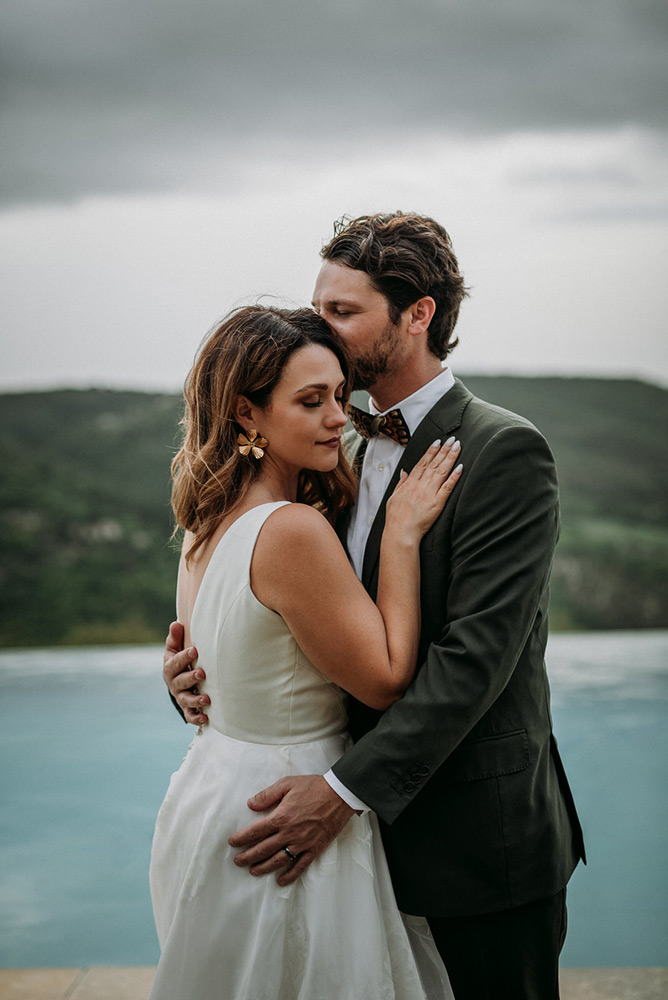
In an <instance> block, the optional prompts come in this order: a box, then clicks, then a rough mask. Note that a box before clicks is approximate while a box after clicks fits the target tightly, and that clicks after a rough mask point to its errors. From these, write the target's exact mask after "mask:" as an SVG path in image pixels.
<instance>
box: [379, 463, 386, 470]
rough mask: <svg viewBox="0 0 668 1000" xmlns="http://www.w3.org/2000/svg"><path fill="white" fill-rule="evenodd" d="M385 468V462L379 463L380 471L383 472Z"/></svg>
mask: <svg viewBox="0 0 668 1000" xmlns="http://www.w3.org/2000/svg"><path fill="white" fill-rule="evenodd" d="M384 468H385V465H384V464H383V462H379V463H378V471H379V472H382V471H383V469H384Z"/></svg>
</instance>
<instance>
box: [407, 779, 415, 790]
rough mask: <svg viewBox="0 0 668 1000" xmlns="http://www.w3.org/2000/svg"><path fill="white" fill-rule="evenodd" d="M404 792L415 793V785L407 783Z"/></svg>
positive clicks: (410, 782)
mask: <svg viewBox="0 0 668 1000" xmlns="http://www.w3.org/2000/svg"><path fill="white" fill-rule="evenodd" d="M404 791H405V792H414V791H415V785H414V784H413V782H412V781H407V782H406V784H405V785H404Z"/></svg>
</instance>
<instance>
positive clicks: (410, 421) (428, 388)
mask: <svg viewBox="0 0 668 1000" xmlns="http://www.w3.org/2000/svg"><path fill="white" fill-rule="evenodd" d="M454 384H455V378H454V375H453V374H452V370H451V369H450V368H444V369H443V371H442V372H439V374H438V375H436V376H434V378H433V379H431V381H430V382H427V383H426V384H425V385H422V386H420V388H419V389H416V391H415V392H412V393H411V394H410V396H406V398H405V399H402V400H401V402H399V403H397V404H396V406H390V407H389V408H388V409H387V410H378V409H377V408H376V407H375V406H374V405H373V402H372V400H371V399H369V413H371V414H372V415H373V416H377V415H378V414H379V413H389V411H390V410H401V415H402V417H403V418H404V421H405V423H406V426H407V427H408V429H409V431H410V432H411V434H414V433H415V431H416V430H417V428H418V426H419V425H420V424H421V423H422V421H423V420H424V418H425V417H426V416H427V414H428V413H429V411H430V410H431V409H432V407H434V406H435V405H436V403H437V402H438V401H439V399H440V398H441V397H442V396H444V395H445V394H446V392H447V391H448V389H451V388H452V387H453V385H454Z"/></svg>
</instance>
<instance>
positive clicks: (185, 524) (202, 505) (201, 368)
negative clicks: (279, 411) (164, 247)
mask: <svg viewBox="0 0 668 1000" xmlns="http://www.w3.org/2000/svg"><path fill="white" fill-rule="evenodd" d="M309 344H317V345H320V346H322V347H326V348H328V349H329V350H330V351H332V352H333V353H334V354H335V355H336V357H337V359H338V361H339V364H340V365H341V370H342V372H343V375H344V378H345V379H346V385H345V388H344V396H343V405H344V406H345V404H346V403H347V402H348V396H349V394H350V388H349V387H350V364H349V361H348V357H347V355H346V352H345V350H344V348H343V346H342V345H341V343H340V341H338V340H337V339H336V337H335V335H334V334H333V333H332V331H331V330H330V328H329V327H328V326H327V324H326V323H325V321H324V320H322V319H321V318H320V317H319V316H318V315H317V314H316V313H314V312H313V311H312V310H310V309H294V310H288V309H274V308H271V307H265V306H245V307H244V308H242V309H237V310H235V311H234V312H232V313H230V314H229V315H228V316H226V317H225V319H224V320H223V321H222V322H221V323H220V324H219V325H218V326H217V327H215V328H214V329H213V330H212V331H211V333H210V334H209V335H208V336H207V337H206V339H205V340H204V342H203V343H202V345H201V347H200V349H199V352H198V354H197V357H196V359H195V363H194V365H193V367H192V369H191V371H190V373H189V375H188V378H187V379H186V384H185V388H184V398H185V403H186V406H185V414H184V417H183V420H182V424H183V427H184V440H183V445H182V447H181V448H180V450H179V452H178V454H177V455H176V457H175V459H174V461H173V462H172V479H173V484H172V508H173V510H174V516H175V518H176V524H177V526H178V527H179V528H184V529H186V530H188V531H190V532H192V533H193V535H194V536H195V538H194V541H193V544H192V546H191V547H190V549H189V551H188V553H187V556H186V559H187V560H188V561H189V560H190V559H191V558H192V556H193V555H194V553H195V552H196V551H197V549H198V548H199V547H200V546H201V545H203V544H204V543H205V542H206V541H207V539H208V538H210V537H211V535H212V534H213V532H214V531H215V529H216V526H217V525H218V523H219V522H220V519H221V518H222V517H223V516H224V515H225V514H226V513H228V512H229V511H230V510H232V509H233V508H234V507H236V506H237V504H239V503H241V501H242V500H243V498H244V497H245V495H246V493H247V492H248V489H249V487H250V485H251V483H252V482H253V480H254V479H255V477H256V476H257V475H258V472H259V470H260V463H259V462H258V461H256V460H253V459H250V458H249V457H247V456H244V455H241V454H240V453H239V450H238V442H237V436H238V434H239V432H240V431H241V430H242V428H241V427H240V426H239V424H238V423H237V422H236V420H235V418H234V415H233V407H234V403H235V400H236V398H237V397H238V396H245V397H246V398H247V399H249V400H250V401H251V403H253V404H254V405H256V406H260V407H264V406H266V405H267V403H268V402H269V400H270V397H271V394H272V392H273V391H274V389H275V387H276V386H277V385H278V383H279V382H280V380H281V377H282V375H283V371H284V370H285V365H286V364H287V361H288V359H289V358H290V356H291V355H292V354H293V353H294V352H295V351H297V350H299V349H300V348H301V347H306V346H307V345H309ZM270 447H271V445H270ZM356 491H357V484H356V480H355V477H354V475H353V473H352V471H351V469H350V466H349V465H348V463H347V461H346V459H345V457H344V455H343V454H341V456H340V458H339V463H338V465H337V467H336V468H335V469H333V470H332V472H316V471H313V470H309V469H303V470H302V472H301V474H300V477H299V488H298V494H297V500H298V501H299V502H300V503H307V504H310V505H311V506H313V507H316V508H317V509H318V510H321V511H322V512H323V514H325V515H326V516H327V517H328V518H329V519H330V520H332V521H333V520H334V518H335V517H336V515H337V514H338V513H339V511H341V510H344V509H345V508H346V507H348V506H349V505H350V504H351V503H352V502H353V500H354V498H355V493H356Z"/></svg>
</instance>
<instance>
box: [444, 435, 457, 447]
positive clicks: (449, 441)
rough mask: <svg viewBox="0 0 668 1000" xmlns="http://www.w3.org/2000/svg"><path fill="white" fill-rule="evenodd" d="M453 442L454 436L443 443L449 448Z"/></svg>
mask: <svg viewBox="0 0 668 1000" xmlns="http://www.w3.org/2000/svg"><path fill="white" fill-rule="evenodd" d="M454 440H455V438H454V435H453V436H452V437H449V438H448V440H447V441H446V442H445V443H446V445H447V446H448V447H450V445H451V444H453V442H454Z"/></svg>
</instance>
